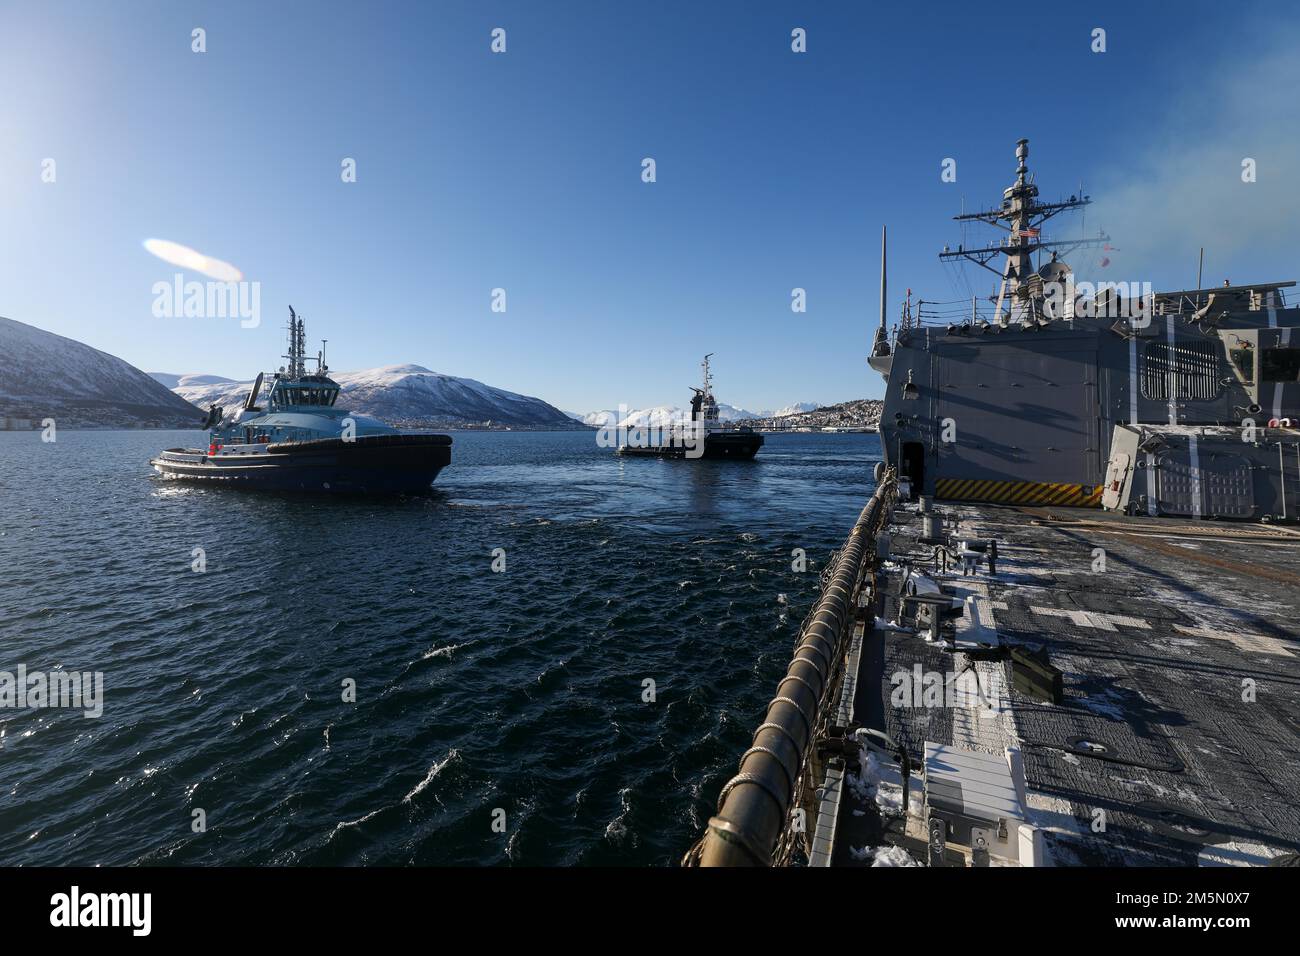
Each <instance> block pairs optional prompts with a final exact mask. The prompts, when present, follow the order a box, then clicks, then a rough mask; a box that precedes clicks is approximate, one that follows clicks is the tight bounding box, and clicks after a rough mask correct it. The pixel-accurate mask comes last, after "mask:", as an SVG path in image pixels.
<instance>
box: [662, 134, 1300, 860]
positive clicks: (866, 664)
mask: <svg viewBox="0 0 1300 956" xmlns="http://www.w3.org/2000/svg"><path fill="white" fill-rule="evenodd" d="M1016 155H1017V159H1018V168H1017V170H1016V178H1015V181H1014V183H1013V184H1012V185H1011V186H1010V187H1008V188H1007V189H1006V190H1005V191H1004V193H1003V198H1002V202H1001V204H1000V205H999V206H997V207H995V208H992V209H989V210H987V211H983V212H977V213H971V214H967V215H964V216H961V217H958V218H959V219H965V220H977V221H981V222H984V223H987V224H989V225H992V226H996V227H1000V228H1001V229H1003V230H1005V233H1006V235H1005V237H1004V239H1003V241H1002V242H1000V243H997V244H994V245H990V246H987V247H982V248H971V249H968V248H965V247H964V246H963V247H958V248H957V249H956V250H952V249H945V250H944V253H943V257H944V258H955V257H963V258H966V259H970V260H973V261H975V262H976V263H978V264H980V265H983V266H986V267H988V268H990V269H993V271H994V272H995V274H997V275H998V276H999V279H1000V286H999V289H998V292H997V294H996V296H994V297H992V298H991V301H990V303H989V304H990V305H991V306H992V308H991V309H988V308H985V309H984V311H981V303H979V302H978V300H976V301H974V302H965V303H962V304H961V305H960V306H958V307H957V308H960V310H961V313H962V314H961V315H960V316H959V317H958V316H952V315H945V314H943V313H944V311H945V310H944V309H943V308H941V307H939V304H937V303H929V304H927V303H924V302H918V303H916V305H915V306H913V304H912V302H911V299H910V293H909V297H908V301H907V302H906V303H905V304H904V306H903V310H902V315H901V318H900V320H899V321H898V323H897V324H896V325H895V326H894V327H893V328H892V329H890V328H887V324H886V316H885V311H886V310H885V301H886V287H885V262H884V249H883V240H882V252H881V320H880V328H879V330H878V332H877V334H876V337H875V342H874V345H873V347H872V350H871V354H870V357H869V360H868V361H869V364H870V366H871V367H872V368H873V369H875V370H876V371H878V372H879V373H880V374H881V375H882V376H883V377H884V379H885V383H886V385H885V396H884V408H883V414H882V418H881V422H880V436H881V443H882V452H883V461H881V462H880V463H879V465H878V466H877V470H876V489H875V493H874V494H873V496H872V498H871V500H870V501H869V502H868V503H867V505H866V507H865V508H864V509H863V511H862V513H861V515H860V516H859V518H858V520H857V522H856V524H855V526H854V527H853V529H852V532H851V533H850V535H849V537H848V538H847V539H846V540H845V542H844V545H843V546H842V548H841V549H840V550H838V551H837V552H836V553H835V554H834V555H833V557H832V559H831V561H830V563H829V565H828V566H827V568H826V570H825V571H824V573H823V578H822V592H821V596H820V598H819V600H818V601H817V603H816V604H815V605H814V607H813V609H812V611H811V612H810V613H809V615H808V618H807V619H806V620H805V622H804V624H803V626H802V628H801V630H800V634H799V637H798V640H797V642H796V645H795V649H794V655H793V659H792V660H791V662H790V665H789V668H788V670H787V671H786V674H785V676H784V677H783V678H782V679H781V681H780V682H779V684H778V686H777V689H776V693H775V695H774V696H773V698H772V699H771V701H770V702H769V704H768V706H767V708H766V709H765V711H764V714H763V716H762V718H761V722H760V723H759V725H758V728H757V731H756V733H755V734H754V737H753V741H752V746H750V748H749V749H748V750H746V751H745V752H744V753H743V755H742V756H741V758H740V762H739V767H738V770H737V772H736V774H735V775H734V776H732V777H731V778H730V779H728V780H726V781H725V783H723V785H722V788H721V792H720V794H719V798H718V804H717V809H716V813H715V814H714V815H713V816H712V818H711V819H709V821H708V825H707V827H706V828H705V831H704V833H703V835H702V836H701V838H700V839H699V841H698V842H697V843H696V844H695V845H694V846H693V847H692V848H691V849H690V851H689V852H688V853H687V855H686V858H685V860H684V863H685V864H686V865H706V866H727V865H809V866H890V865H904V866H908V865H929V866H948V867H950V866H1050V865H1056V866H1068V865H1083V866H1129V865H1159V866H1189V867H1190V866H1197V865H1274V866H1277V865H1288V864H1289V865H1294V864H1295V861H1296V859H1297V856H1296V851H1297V850H1300V657H1298V656H1297V655H1300V640H1298V639H1297V619H1298V618H1300V614H1298V612H1300V531H1298V530H1297V529H1296V527H1295V524H1296V521H1297V518H1300V431H1297V430H1296V425H1297V424H1300V335H1297V334H1296V333H1295V330H1296V329H1297V327H1300V308H1297V307H1296V305H1295V304H1294V303H1292V302H1288V301H1287V290H1289V289H1291V288H1292V287H1293V286H1294V283H1293V282H1266V283H1256V284H1249V285H1232V284H1228V283H1225V284H1224V285H1222V286H1217V287H1212V288H1196V289H1187V290H1181V291H1174V292H1149V291H1147V290H1146V289H1145V288H1143V287H1141V286H1139V287H1137V288H1136V289H1135V288H1134V287H1129V288H1128V289H1127V290H1126V289H1124V288H1123V287H1122V286H1121V287H1118V288H1106V287H1102V288H1093V289H1092V290H1086V289H1085V287H1084V285H1083V283H1079V284H1078V285H1077V286H1075V284H1074V282H1073V276H1072V273H1071V271H1070V268H1069V266H1068V265H1067V264H1066V263H1065V262H1064V260H1063V258H1062V255H1063V254H1064V253H1066V252H1068V251H1069V249H1070V248H1071V247H1078V246H1082V245H1087V244H1091V243H1098V242H1104V239H1097V240H1062V241H1058V242H1051V241H1048V239H1047V237H1046V236H1045V235H1044V234H1043V231H1042V229H1041V226H1042V224H1043V223H1044V222H1046V221H1047V220H1049V219H1051V218H1052V217H1054V216H1056V215H1057V214H1059V213H1061V212H1065V211H1067V210H1072V209H1076V208H1078V207H1080V206H1082V205H1084V204H1086V203H1087V202H1088V201H1089V200H1088V198H1087V197H1085V196H1082V195H1076V196H1072V197H1070V198H1068V199H1063V200H1062V201H1060V202H1044V201H1042V200H1040V199H1039V193H1038V188H1037V186H1036V185H1035V182H1034V178H1033V176H1032V175H1031V174H1030V172H1029V169H1028V155H1029V150H1028V142H1027V141H1025V140H1022V141H1020V143H1019V144H1018V148H1017V151H1016ZM999 257H1001V258H1002V262H1001V265H1002V268H1001V270H997V269H994V267H993V266H991V265H989V264H990V263H993V262H995V261H996V260H997V259H998V258H999ZM1197 284H1198V285H1200V284H1201V283H1200V282H1198V283H1197ZM1063 288H1064V289H1066V290H1067V294H1064V295H1062V294H1061V290H1062V289H1063ZM1081 290H1082V291H1083V292H1091V294H1078V293H1080V291H1081ZM953 308H954V307H953V306H951V305H950V306H949V310H948V311H953ZM1293 336H1294V338H1295V341H1293Z"/></svg>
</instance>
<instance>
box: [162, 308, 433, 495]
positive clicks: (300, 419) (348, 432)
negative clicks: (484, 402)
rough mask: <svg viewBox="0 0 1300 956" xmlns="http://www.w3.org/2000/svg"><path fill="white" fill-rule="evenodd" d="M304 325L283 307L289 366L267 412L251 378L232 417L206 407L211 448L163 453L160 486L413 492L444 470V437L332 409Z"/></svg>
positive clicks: (332, 397)
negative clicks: (310, 364) (311, 367)
mask: <svg viewBox="0 0 1300 956" xmlns="http://www.w3.org/2000/svg"><path fill="white" fill-rule="evenodd" d="M304 343H305V332H304V330H303V321H302V319H301V318H299V317H298V315H297V314H296V313H295V312H294V310H293V307H292V306H290V308H289V352H288V354H287V355H285V356H284V358H285V359H287V360H288V364H287V365H285V366H284V367H283V368H281V369H280V370H279V371H278V372H276V373H274V374H273V377H272V380H271V387H270V391H269V392H268V393H267V395H266V404H265V405H264V406H259V405H258V403H257V402H258V396H259V394H260V392H261V389H262V382H263V380H264V378H265V376H264V374H263V373H260V372H259V373H258V376H257V379H256V381H254V382H253V387H252V390H251V391H250V392H249V394H248V398H247V399H246V400H245V402H244V405H243V407H242V408H241V409H239V411H238V412H237V413H235V414H233V415H231V416H230V417H226V415H225V414H224V413H223V411H222V409H221V408H220V407H219V406H217V405H213V406H212V408H211V409H209V411H208V417H207V419H206V420H205V421H204V423H203V428H205V429H208V430H209V438H208V447H207V449H206V450H204V449H201V448H169V449H167V450H166V451H164V452H162V453H161V454H160V455H159V456H158V457H157V458H154V459H153V460H152V461H151V462H150V464H152V465H153V467H154V470H155V471H157V472H158V473H159V474H160V475H162V476H163V477H165V478H171V479H176V480H181V481H199V482H210V483H215V484H221V485H230V486H237V487H241V488H257V489H268V490H279V491H323V492H336V493H359V492H365V493H375V492H378V493H385V492H420V491H424V490H426V489H428V487H429V486H430V485H431V484H432V483H433V480H434V478H436V477H437V476H438V472H440V471H442V469H443V468H445V467H446V466H447V464H448V463H449V462H450V461H451V437H450V436H449V435H408V434H403V433H402V432H400V431H398V430H397V429H396V428H392V427H390V426H388V425H385V424H384V423H383V422H381V421H379V420H378V419H374V418H370V417H369V416H366V415H358V414H355V413H353V412H350V411H348V410H346V409H343V408H339V407H337V406H336V405H335V402H336V401H337V400H338V397H339V385H338V383H337V382H335V381H334V380H333V379H331V378H330V377H329V375H328V372H329V367H328V366H327V365H326V364H325V355H324V351H323V350H322V351H321V352H320V353H318V354H317V356H316V359H315V361H316V371H315V372H314V373H312V374H309V373H308V371H307V367H306V365H307V359H306V358H305V351H306V350H305V345H304Z"/></svg>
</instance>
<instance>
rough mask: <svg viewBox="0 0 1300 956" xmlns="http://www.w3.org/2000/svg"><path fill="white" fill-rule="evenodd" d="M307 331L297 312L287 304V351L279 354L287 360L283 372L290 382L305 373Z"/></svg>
mask: <svg viewBox="0 0 1300 956" xmlns="http://www.w3.org/2000/svg"><path fill="white" fill-rule="evenodd" d="M306 354H307V333H306V331H305V329H304V327H303V322H302V319H300V318H299V317H298V313H296V312H294V311H293V306H289V351H288V353H287V354H285V355H282V356H280V357H281V358H285V359H288V360H289V364H288V365H286V366H285V367H284V374H285V377H286V378H287V379H289V381H291V382H296V381H298V379H300V378H302V377H303V376H304V375H306V374H307V360H306Z"/></svg>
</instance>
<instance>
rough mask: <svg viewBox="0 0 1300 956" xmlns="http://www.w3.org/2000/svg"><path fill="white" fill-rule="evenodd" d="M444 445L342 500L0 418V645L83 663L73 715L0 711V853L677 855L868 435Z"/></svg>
mask: <svg viewBox="0 0 1300 956" xmlns="http://www.w3.org/2000/svg"><path fill="white" fill-rule="evenodd" d="M454 439H455V445H454V447H453V457H452V465H451V466H450V467H449V468H448V469H446V470H445V471H444V472H443V473H442V474H441V475H440V476H439V478H438V481H437V483H436V485H435V487H434V490H433V492H432V493H431V494H430V495H429V496H427V497H412V498H396V499H387V500H358V499H354V500H333V499H323V498H313V497H303V496H286V495H263V494H257V493H249V492H239V491H231V490H225V489H205V488H190V487H186V486H182V485H176V484H171V483H166V482H163V481H162V480H161V479H159V478H157V477H155V476H153V475H152V473H151V471H150V469H149V468H148V466H147V459H148V457H149V456H150V454H152V453H153V452H155V451H157V450H158V449H160V448H165V447H172V446H175V445H180V444H189V445H192V444H194V443H196V442H199V441H201V440H202V436H201V435H199V434H198V433H182V432H176V433H165V432H163V433H160V432H146V431H140V432H73V431H62V432H59V434H58V441H57V442H56V443H54V444H43V443H41V441H40V433H39V432H33V433H0V671H9V672H11V673H12V672H14V671H15V670H16V668H17V666H18V665H19V664H24V665H25V666H26V667H27V668H28V670H29V671H35V670H42V671H48V670H51V669H54V668H64V669H66V670H69V671H72V670H76V671H102V672H103V673H104V680H105V705H104V713H103V716H102V717H100V718H98V719H92V718H86V717H84V716H82V715H81V714H80V712H70V711H66V710H50V709H45V710H30V709H29V710H15V709H0V863H2V864H21V863H27V864H36V863H43V864H65V863H79V864H125V863H143V864H148V863H172V864H178V863H224V864H241V863H242V864H259V863H302V864H318V865H319V864H500V863H511V862H513V863H515V864H584V863H588V864H589V863H602V864H633V865H642V864H668V863H675V862H676V861H677V860H678V859H679V858H680V856H681V854H682V853H683V852H684V851H685V850H686V849H687V847H688V846H689V845H690V843H691V842H692V841H693V839H694V838H695V837H696V835H697V834H698V832H699V829H700V827H701V825H702V824H703V822H704V821H705V820H707V819H708V817H709V815H710V814H711V812H712V810H713V808H712V806H711V802H712V801H713V800H715V799H716V797H717V793H718V790H719V789H720V787H721V785H722V783H723V782H724V781H725V780H726V779H727V778H728V777H729V776H730V775H731V774H732V773H733V772H734V770H735V765H736V760H737V758H738V757H739V755H740V753H741V752H742V751H743V750H744V749H745V747H746V746H747V745H748V741H749V737H750V735H751V733H752V731H753V728H754V727H755V726H756V724H757V723H758V722H759V720H760V718H761V712H762V707H763V705H764V703H765V702H766V700H767V698H768V697H770V696H771V694H772V692H773V691H774V688H775V682H776V680H777V679H778V678H779V676H780V674H781V672H782V671H783V670H784V668H785V665H786V663H787V662H788V660H789V656H790V651H791V647H792V643H793V641H794V638H795V636H796V631H797V629H798V625H799V622H800V621H801V620H802V618H803V615H804V614H805V613H806V611H807V609H808V607H809V606H810V604H811V602H812V601H813V599H814V598H815V596H816V590H817V572H818V571H820V570H821V568H822V566H823V564H824V562H825V560H826V558H827V556H828V555H829V552H830V550H831V549H833V548H835V547H838V545H839V544H840V542H841V541H842V540H843V539H844V536H845V535H846V534H847V532H848V530H849V528H850V526H851V525H852V522H853V519H854V518H855V517H856V516H857V514H858V512H859V511H860V510H861V508H862V505H863V504H864V503H865V501H866V499H867V497H868V495H869V494H870V490H871V481H870V473H871V467H872V463H873V462H875V461H876V460H878V458H879V441H878V439H877V438H876V437H875V436H869V435H778V436H769V437H768V439H767V444H766V446H765V447H764V448H763V450H762V451H761V452H760V454H759V458H758V460H757V461H755V462H752V463H745V462H726V461H724V462H704V461H698V462H664V461H656V460H650V459H632V460H622V459H619V458H618V457H617V456H615V455H613V454H612V453H611V452H610V451H609V450H607V449H600V448H597V447H596V446H595V442H594V437H593V435H592V434H591V433H482V432H473V433H459V434H456V435H455V436H454ZM195 548H202V549H204V552H205V554H206V562H207V570H206V572H204V573H196V572H195V571H194V570H192V562H193V561H194V560H195V559H194V558H193V557H192V555H193V552H194V549H195ZM495 548H502V549H504V550H505V563H506V567H505V570H504V572H502V573H494V572H493V570H492V560H493V558H492V552H493V549H495ZM795 548H803V549H806V551H807V555H808V558H809V562H810V563H809V570H808V572H807V573H803V574H800V573H795V572H794V571H793V570H792V568H791V563H792V558H791V552H792V549H795ZM349 678H350V679H352V680H355V681H356V687H357V700H356V702H355V703H345V702H344V701H343V700H342V695H343V683H344V681H345V680H346V679H349ZM646 680H653V681H654V682H655V690H656V699H655V700H654V701H653V702H649V703H647V702H644V701H643V700H642V697H643V693H644V691H643V687H644V684H643V682H644V681H646ZM497 808H500V809H502V810H504V811H505V832H504V833H498V832H494V830H493V820H494V810H496V809H497ZM200 809H201V810H203V811H204V814H205V815H206V822H207V831H206V832H204V833H195V832H194V831H193V828H192V821H193V819H194V816H195V814H194V811H195V810H200ZM496 817H497V818H498V819H499V817H500V815H499V814H497V815H496Z"/></svg>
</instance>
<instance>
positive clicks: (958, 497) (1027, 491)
mask: <svg viewBox="0 0 1300 956" xmlns="http://www.w3.org/2000/svg"><path fill="white" fill-rule="evenodd" d="M1101 490H1102V486H1101V485H1079V484H1069V483H1067V482H1063V481H979V480H976V479H970V478H938V479H936V480H935V483H934V496H935V497H936V498H943V499H947V500H949V501H1000V502H1005V503H1007V504H1020V505H1070V506H1072V507H1076V508H1096V507H1098V506H1099V505H1100V504H1101Z"/></svg>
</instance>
